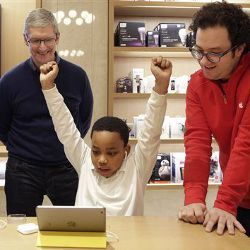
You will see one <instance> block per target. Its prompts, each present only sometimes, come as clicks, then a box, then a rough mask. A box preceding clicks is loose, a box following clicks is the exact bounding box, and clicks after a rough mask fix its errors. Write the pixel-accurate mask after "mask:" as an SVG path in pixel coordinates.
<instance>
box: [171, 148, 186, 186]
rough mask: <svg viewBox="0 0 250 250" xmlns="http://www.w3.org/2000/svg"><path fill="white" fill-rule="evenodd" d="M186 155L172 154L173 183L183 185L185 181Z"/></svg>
mask: <svg viewBox="0 0 250 250" xmlns="http://www.w3.org/2000/svg"><path fill="white" fill-rule="evenodd" d="M185 156H186V155H185V153H179V152H178V153H171V181H172V182H175V183H181V182H183V179H184V164H185Z"/></svg>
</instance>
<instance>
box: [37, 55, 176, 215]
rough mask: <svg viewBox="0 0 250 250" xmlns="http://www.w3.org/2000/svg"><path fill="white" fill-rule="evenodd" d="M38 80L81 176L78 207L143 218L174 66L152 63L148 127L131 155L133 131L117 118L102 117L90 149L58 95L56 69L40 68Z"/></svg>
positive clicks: (49, 65) (52, 65) (155, 60)
mask: <svg viewBox="0 0 250 250" xmlns="http://www.w3.org/2000/svg"><path fill="white" fill-rule="evenodd" d="M40 70H41V74H40V81H41V85H42V91H43V94H44V97H45V100H46V102H47V106H48V109H49V112H50V115H51V117H52V120H53V123H54V127H55V130H56V133H57V135H58V138H59V140H60V141H61V143H62V144H63V145H64V151H65V154H66V156H67V158H68V159H69V161H70V162H71V164H72V165H73V166H74V167H75V169H76V170H80V171H78V172H79V174H80V179H79V185H78V191H77V196H76V202H75V205H76V206H97V205H98V206H103V207H106V211H107V215H125V216H130V215H143V199H144V193H145V189H146V185H147V182H148V180H149V178H150V176H151V174H152V170H153V167H154V165H155V161H156V156H157V153H158V149H159V145H160V135H161V132H162V124H163V121H164V116H165V112H166V106H167V96H166V94H167V90H168V84H169V79H170V76H171V73H172V64H171V62H170V61H168V60H167V59H164V58H162V57H157V58H153V59H152V63H151V71H152V73H153V75H154V76H155V86H154V89H153V91H152V93H151V96H150V98H149V100H148V103H147V110H146V115H145V120H144V127H143V129H142V131H141V133H140V135H139V137H138V143H137V144H136V146H135V149H134V151H133V152H130V145H129V144H128V138H129V128H128V126H127V124H126V123H125V122H124V121H122V120H121V119H119V118H117V117H103V118H101V119H99V120H97V121H96V122H95V124H94V125H93V128H92V131H91V142H92V145H91V148H90V147H88V145H87V144H86V143H85V142H84V140H83V139H82V138H81V136H80V133H79V132H78V130H77V128H76V126H75V123H74V120H73V118H72V116H71V114H70V112H69V110H68V108H67V107H66V105H65V103H64V101H63V97H62V96H61V94H60V93H59V92H58V90H57V88H56V85H55V83H54V82H56V76H57V73H58V66H57V64H56V63H55V62H49V63H47V64H44V65H42V66H41V67H40Z"/></svg>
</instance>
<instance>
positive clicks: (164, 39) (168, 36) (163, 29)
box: [154, 23, 186, 47]
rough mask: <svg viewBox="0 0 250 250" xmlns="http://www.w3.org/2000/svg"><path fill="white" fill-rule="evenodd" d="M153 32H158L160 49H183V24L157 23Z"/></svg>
mask: <svg viewBox="0 0 250 250" xmlns="http://www.w3.org/2000/svg"><path fill="white" fill-rule="evenodd" d="M154 30H156V31H158V32H159V45H160V47H183V46H185V43H186V29H185V23H159V24H158V25H157V26H156V27H155V28H154Z"/></svg>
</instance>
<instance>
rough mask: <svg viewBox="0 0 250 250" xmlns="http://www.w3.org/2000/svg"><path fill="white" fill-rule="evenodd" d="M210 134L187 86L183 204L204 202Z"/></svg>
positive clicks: (190, 89)
mask: <svg viewBox="0 0 250 250" xmlns="http://www.w3.org/2000/svg"><path fill="white" fill-rule="evenodd" d="M211 142H212V135H211V131H210V129H209V127H208V124H207V122H206V118H205V116H204V113H203V110H202V107H201V103H200V100H199V97H198V95H197V94H196V92H195V90H193V89H192V87H191V82H190V84H189V86H188V90H187V97H186V131H185V135H184V144H185V151H186V159H185V167H184V189H185V205H188V204H191V203H204V204H205V199H206V194H207V186H208V178H209V171H210V157H211V153H212V148H211Z"/></svg>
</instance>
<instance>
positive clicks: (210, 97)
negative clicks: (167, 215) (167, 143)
mask: <svg viewBox="0 0 250 250" xmlns="http://www.w3.org/2000/svg"><path fill="white" fill-rule="evenodd" d="M190 27H191V30H192V31H193V33H194V37H195V41H196V44H195V46H194V47H192V48H190V51H191V53H192V55H193V57H194V58H195V59H197V60H198V62H199V64H200V67H201V69H200V70H199V71H197V72H196V73H194V74H193V75H192V76H191V81H190V84H189V86H188V91H187V97H186V132H185V150H186V160H185V173H184V188H185V206H184V207H182V208H181V209H180V211H179V219H181V220H183V221H185V222H189V223H203V225H204V227H205V230H206V231H207V232H211V231H212V230H213V228H214V227H217V233H218V234H219V235H221V234H223V232H224V230H228V232H229V234H234V233H235V228H238V229H239V230H240V231H241V232H243V233H246V234H247V235H248V236H249V235H250V52H249V51H250V19H249V16H247V14H246V13H244V11H243V10H242V9H241V8H240V7H238V6H237V5H234V4H229V3H226V2H222V3H219V2H216V3H210V4H207V5H205V6H204V7H202V8H201V9H200V10H199V11H198V12H197V13H196V15H195V16H194V18H193V22H192V24H191V26H190ZM212 136H213V137H214V138H215V140H216V142H217V144H218V146H219V152H220V166H221V169H222V171H223V182H222V185H221V186H220V187H219V190H218V194H217V197H216V200H215V202H214V206H213V208H211V209H208V208H207V207H206V205H205V199H206V193H207V187H208V177H209V170H210V157H211V153H212V148H211V142H212Z"/></svg>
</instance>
